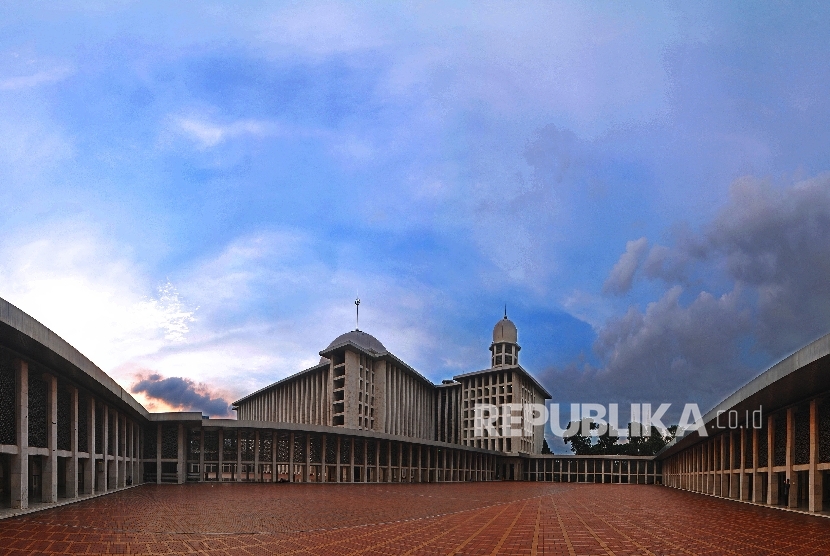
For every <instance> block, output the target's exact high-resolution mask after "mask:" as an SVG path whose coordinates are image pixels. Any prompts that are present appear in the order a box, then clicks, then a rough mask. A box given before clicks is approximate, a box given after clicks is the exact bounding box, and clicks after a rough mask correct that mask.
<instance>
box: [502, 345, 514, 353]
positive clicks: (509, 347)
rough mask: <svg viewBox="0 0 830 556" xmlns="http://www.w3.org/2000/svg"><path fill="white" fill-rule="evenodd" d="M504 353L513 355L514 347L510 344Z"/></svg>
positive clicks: (505, 347)
mask: <svg viewBox="0 0 830 556" xmlns="http://www.w3.org/2000/svg"><path fill="white" fill-rule="evenodd" d="M504 353H513V346H511V345H510V344H508V345H506V346H504Z"/></svg>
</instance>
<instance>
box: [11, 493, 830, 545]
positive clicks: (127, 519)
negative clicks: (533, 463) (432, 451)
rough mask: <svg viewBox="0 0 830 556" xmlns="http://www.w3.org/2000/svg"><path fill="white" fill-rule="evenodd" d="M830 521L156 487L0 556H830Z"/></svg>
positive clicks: (43, 519)
mask: <svg viewBox="0 0 830 556" xmlns="http://www.w3.org/2000/svg"><path fill="white" fill-rule="evenodd" d="M828 547H830V520H828V519H827V518H824V517H819V516H809V515H804V514H797V513H792V512H787V511H784V510H775V509H771V508H765V507H759V506H753V505H749V504H743V503H738V502H734V501H729V500H723V499H718V498H713V497H708V496H703V495H699V494H692V493H688V492H683V491H678V490H675V489H669V488H665V487H660V486H650V485H614V484H598V485H595V484H563V483H558V484H540V483H467V484H465V483H455V484H403V485H402V484H381V485H378V484H375V485H370V484H343V485H325V486H323V485H313V484H280V485H274V484H227V485H223V484H206V483H203V484H187V485H163V486H159V485H143V486H140V487H136V488H132V489H129V490H125V491H122V492H117V493H114V494H111V495H108V496H103V497H100V498H96V499H93V500H88V501H84V502H79V503H76V504H72V505H69V506H64V507H60V508H54V509H51V510H45V511H42V512H38V513H35V514H30V515H27V516H22V517H16V518H10V519H6V520H2V521H0V554H20V555H23V554H27V555H28V554H78V553H81V554H83V553H87V554H91V553H96V554H98V553H107V554H114V553H118V554H123V553H128V554H129V553H133V554H136V553H138V554H234V555H236V554H326V555H329V554H331V555H335V554H343V555H345V554H509V555H519V554H562V555H581V554H605V555H622V554H655V555H660V554H686V555H696V554H707V555H710V554H711V555H714V554H717V555H721V554H733V555H744V554H758V555H773V554H827V553H828Z"/></svg>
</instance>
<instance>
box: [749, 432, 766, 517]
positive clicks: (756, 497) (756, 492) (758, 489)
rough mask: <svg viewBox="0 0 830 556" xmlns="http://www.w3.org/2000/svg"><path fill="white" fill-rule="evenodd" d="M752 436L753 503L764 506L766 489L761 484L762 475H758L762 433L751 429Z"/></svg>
mask: <svg viewBox="0 0 830 556" xmlns="http://www.w3.org/2000/svg"><path fill="white" fill-rule="evenodd" d="M750 431H751V432H750V434H751V435H752V501H753V502H755V503H756V504H763V503H764V502H766V500H762V499H761V497H762V496H763V492H764V487H763V485H762V484H761V474H760V473H758V460H759V457H758V438H760V433H759V432H758V429H756V428H754V427H753V428H752V429H750Z"/></svg>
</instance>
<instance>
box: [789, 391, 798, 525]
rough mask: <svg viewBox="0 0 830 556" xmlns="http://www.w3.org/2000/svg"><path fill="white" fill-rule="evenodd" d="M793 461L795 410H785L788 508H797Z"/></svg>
mask: <svg viewBox="0 0 830 556" xmlns="http://www.w3.org/2000/svg"><path fill="white" fill-rule="evenodd" d="M794 461H795V409H794V408H792V407H791V408H789V409H788V410H787V478H788V479H790V496H789V499H788V500H787V507H788V508H797V507H798V473H795V472H794V471H793V462H794Z"/></svg>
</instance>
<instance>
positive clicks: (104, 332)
mask: <svg viewBox="0 0 830 556" xmlns="http://www.w3.org/2000/svg"><path fill="white" fill-rule="evenodd" d="M27 232H28V233H29V234H31V237H29V238H25V237H24V233H22V232H20V233H18V234H15V235H14V236H12V237H6V238H5V240H4V241H3V242H2V246H0V258H1V259H2V261H3V263H2V266H0V292H2V296H3V297H4V298H5V299H6V300H7V301H9V302H10V303H12V304H14V305H16V306H18V307H19V308H20V309H22V310H23V311H24V312H26V313H28V314H30V315H32V316H33V317H34V318H35V319H37V320H39V321H40V322H41V323H43V324H44V325H46V326H47V327H49V328H50V329H51V330H53V331H54V332H55V333H56V334H58V335H59V336H61V337H62V338H64V339H65V340H66V341H67V342H69V343H70V344H71V345H73V346H74V347H75V348H77V349H78V350H79V351H80V352H81V353H83V354H84V355H86V356H87V357H89V358H90V359H91V360H92V361H93V362H94V363H95V364H97V365H98V366H100V367H101V368H102V369H104V370H105V371H112V370H113V369H115V368H116V367H117V366H118V365H121V364H123V363H124V362H125V361H129V360H130V359H131V358H134V357H139V356H141V355H143V354H146V353H148V352H155V351H159V350H162V349H164V348H165V347H168V346H170V345H175V344H180V343H183V342H185V341H186V336H187V333H188V327H189V325H190V323H192V322H193V319H194V316H193V313H194V309H191V308H188V306H187V305H186V304H185V303H184V302H182V301H181V300H180V299H179V297H178V294H177V293H176V290H175V288H174V287H173V286H172V285H171V284H170V283H164V284H161V285H160V287H159V285H157V284H153V283H152V281H151V280H150V279H149V278H148V277H147V276H146V274H145V273H144V272H143V271H142V269H141V268H140V267H138V266H137V265H136V264H135V263H134V262H132V261H131V260H130V259H129V258H128V257H125V256H124V255H123V254H121V252H120V251H121V249H119V247H118V246H117V245H115V244H113V243H111V242H107V241H105V240H103V239H102V238H101V237H100V236H99V235H97V234H96V233H94V232H92V231H90V230H89V229H85V228H79V227H77V226H74V225H72V224H68V223H62V224H56V225H52V226H49V227H48V228H45V229H40V230H37V231H34V230H28V231H27ZM114 378H116V379H121V382H122V385H124V380H123V379H124V377H119V376H114Z"/></svg>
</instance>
